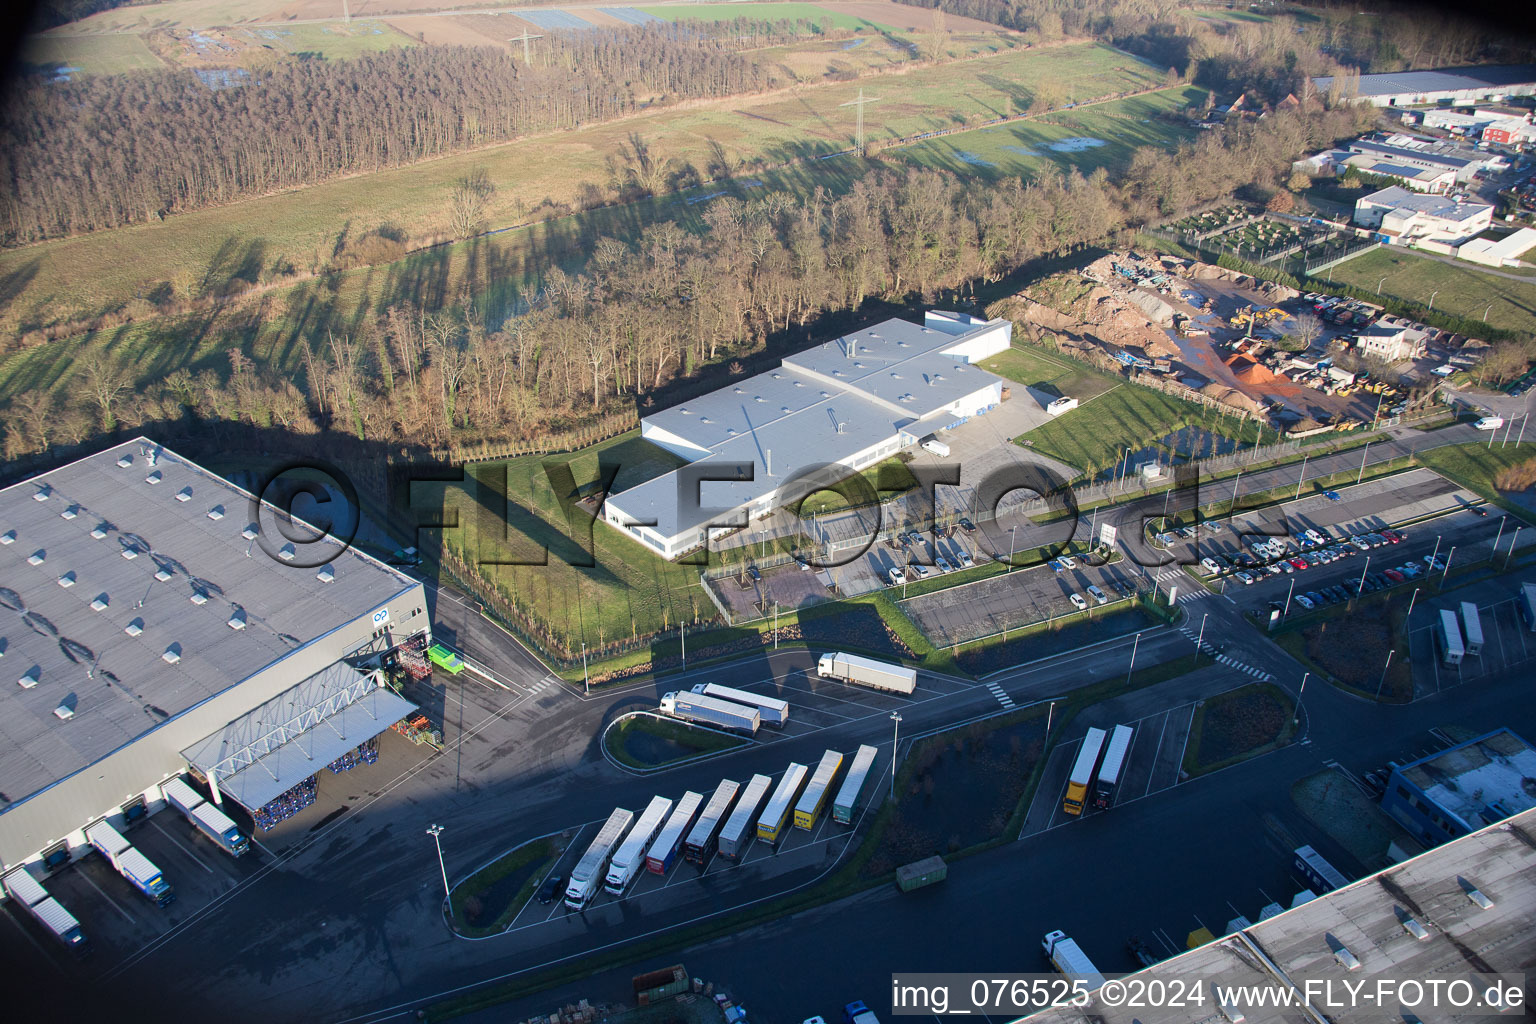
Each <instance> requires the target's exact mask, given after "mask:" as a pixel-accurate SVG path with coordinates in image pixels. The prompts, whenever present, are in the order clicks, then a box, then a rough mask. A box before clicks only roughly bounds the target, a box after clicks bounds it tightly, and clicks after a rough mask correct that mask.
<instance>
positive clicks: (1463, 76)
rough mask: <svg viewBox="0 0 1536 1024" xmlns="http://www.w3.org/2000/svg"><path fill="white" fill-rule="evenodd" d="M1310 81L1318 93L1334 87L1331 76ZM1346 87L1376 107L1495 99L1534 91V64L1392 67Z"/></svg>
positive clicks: (1480, 101) (1465, 102) (1362, 101)
mask: <svg viewBox="0 0 1536 1024" xmlns="http://www.w3.org/2000/svg"><path fill="white" fill-rule="evenodd" d="M1312 85H1313V87H1314V89H1315V90H1316V92H1317V93H1318V94H1319V95H1321V96H1326V95H1328V93H1329V91H1330V90H1331V89H1332V87H1333V76H1331V75H1324V76H1322V77H1320V78H1314V79H1312ZM1347 87H1348V88H1349V89H1350V92H1351V94H1352V96H1351V97H1350V98H1353V99H1354V100H1355V101H1356V102H1359V103H1369V104H1371V105H1372V106H1377V107H1411V106H1426V105H1429V104H1435V103H1459V104H1471V103H1487V102H1494V103H1496V102H1498V101H1500V100H1502V99H1504V98H1505V97H1507V96H1531V95H1536V65H1531V64H1519V65H1486V66H1482V67H1473V68H1441V69H1439V70H1437V71H1392V72H1387V73H1385V74H1377V75H1361V76H1360V79H1359V82H1358V83H1357V84H1351V85H1349V86H1347Z"/></svg>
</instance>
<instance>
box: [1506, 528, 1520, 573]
mask: <svg viewBox="0 0 1536 1024" xmlns="http://www.w3.org/2000/svg"><path fill="white" fill-rule="evenodd" d="M1522 529H1524V527H1521V526H1517V527H1515V532H1514V534H1513V535H1511V536H1510V538H1509V550H1508V551H1506V552H1505V553H1504V568H1506V569H1508V568H1509V560H1510V559H1511V558H1513V557H1514V554H1515V545H1516V544H1518V543H1520V531H1521V530H1522Z"/></svg>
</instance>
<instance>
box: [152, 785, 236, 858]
mask: <svg viewBox="0 0 1536 1024" xmlns="http://www.w3.org/2000/svg"><path fill="white" fill-rule="evenodd" d="M160 790H161V792H163V793H164V794H165V800H166V802H167V803H169V804H170V805H171V806H172V807H174V808H176V809H177V810H178V811H180V812H181V813H182V814H185V815H186V816H187V820H188V821H190V822H192V824H193V826H194V827H196V828H197V830H198V831H199V832H201V833H202V834H203V835H205V836H207V837H208V838H209V839H212V840H213V841H214V842H215V843H217V844H218V845H219V848H220V849H222V850H223V851H224V852H225V853H227V854H229V855H230V856H231V857H238V856H240V855H241V854H243V853H245V852H246V851H247V850H249V849H250V848H251V841H250V840H249V839H247V838H246V837H245V836H244V835H242V834H241V833H240V829H239V827H238V826H237V825H236V824H235V823H234V822H233V821H231V820H229V816H228V815H226V814H225V813H224V812H223V811H221V810H219V809H218V808H217V807H215V806H213V804H211V803H209V802H208V801H206V800H204V799H203V795H202V794H201V793H199V792H198V791H197V790H195V789H193V788H192V787H191V786H189V785H187V784H186V782H184V781H183V780H182V779H181V778H180V777H179V776H178V777H176V778H174V779H171V780H170V781H169V782H167V783H166V784H165V785H163V786H161V787H160Z"/></svg>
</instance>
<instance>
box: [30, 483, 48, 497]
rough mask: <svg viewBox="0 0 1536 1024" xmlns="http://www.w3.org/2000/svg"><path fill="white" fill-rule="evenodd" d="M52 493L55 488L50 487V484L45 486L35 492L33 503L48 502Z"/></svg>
mask: <svg viewBox="0 0 1536 1024" xmlns="http://www.w3.org/2000/svg"><path fill="white" fill-rule="evenodd" d="M52 493H53V488H52V487H50V486H49V485H48V484H43V485H42V486H41V487H39V488H38V489H37V490H36V491H34V492H33V494H32V500H33V501H47V500H48V495H50V494H52Z"/></svg>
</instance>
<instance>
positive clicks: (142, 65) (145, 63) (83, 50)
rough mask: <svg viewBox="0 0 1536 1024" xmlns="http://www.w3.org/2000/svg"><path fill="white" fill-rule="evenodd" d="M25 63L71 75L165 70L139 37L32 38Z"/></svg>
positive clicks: (24, 55)
mask: <svg viewBox="0 0 1536 1024" xmlns="http://www.w3.org/2000/svg"><path fill="white" fill-rule="evenodd" d="M21 60H22V63H23V64H25V65H29V66H31V67H37V68H47V69H51V70H55V71H56V72H57V73H59V74H69V75H75V74H82V75H118V74H122V73H124V72H126V71H150V70H153V69H155V68H161V67H164V66H165V65H164V63H162V62H161V60H160V58H159V57H156V56H155V54H154V52H153V51H151V50H150V48H149V47H148V46H146V45H145V43H144V40H143V39H141V38H140V37H139V36H135V35H116V36H56V35H44V36H32V37H31V38H29V39H28V40H27V41H26V43H25V45H24V46H23V48H22V51H21Z"/></svg>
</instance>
